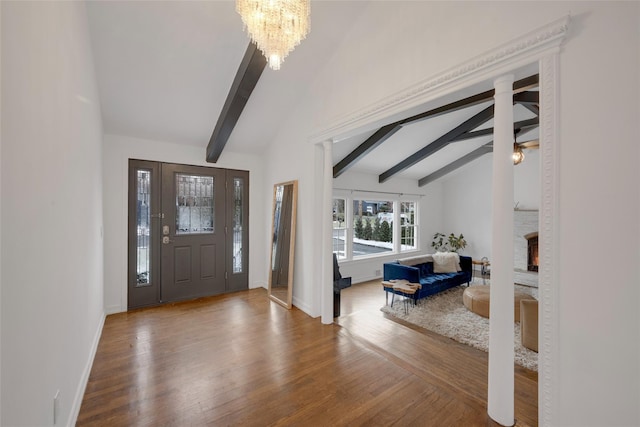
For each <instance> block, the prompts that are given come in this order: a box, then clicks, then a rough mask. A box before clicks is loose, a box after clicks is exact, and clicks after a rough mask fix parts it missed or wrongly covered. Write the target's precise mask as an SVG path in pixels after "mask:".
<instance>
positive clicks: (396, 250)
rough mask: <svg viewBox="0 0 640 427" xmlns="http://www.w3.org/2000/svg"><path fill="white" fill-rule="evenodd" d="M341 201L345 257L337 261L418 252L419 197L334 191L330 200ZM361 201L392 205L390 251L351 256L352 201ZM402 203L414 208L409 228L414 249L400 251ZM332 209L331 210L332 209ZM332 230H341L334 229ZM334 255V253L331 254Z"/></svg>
mask: <svg viewBox="0 0 640 427" xmlns="http://www.w3.org/2000/svg"><path fill="white" fill-rule="evenodd" d="M336 199H341V200H344V207H345V229H346V232H345V256H344V257H340V256H338V259H339V260H340V261H343V262H344V261H363V260H370V259H375V258H385V257H389V256H392V255H400V254H402V255H406V254H408V253H411V252H419V251H420V227H419V225H420V199H421V197H420V196H414V197H408V196H402V195H400V194H398V195H393V194H388V193H384V194H382V193H376V192H370V193H369V192H362V193H361V192H358V193H357V194H354V192H353V191H352V192H348V193H347V192H338V191H335V190H334V194H333V197H332V200H336ZM357 200H363V201H367V202H369V201H371V202H392V203H393V224H390V225H392V229H391V230H392V235H393V238H392V242H393V247H392V250H391V251H385V252H379V253H374V254H367V255H357V256H354V255H353V239H354V234H355V231H354V219H355V212H354V207H353V205H354V201H357ZM402 202H413V203H414V206H415V214H414V224H413V225H412V226H411V227H413V228H414V230H415V237H414V239H415V247H414V248H412V249H406V250H402V247H401V236H402V227H403V226H402V222H401V215H400V214H401V213H400V208H401V203H402ZM332 209H333V208H332ZM333 230H342V228H334V227H332V233H333V232H334V231H333ZM333 253H336V252H333Z"/></svg>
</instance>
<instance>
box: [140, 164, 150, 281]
mask: <svg viewBox="0 0 640 427" xmlns="http://www.w3.org/2000/svg"><path fill="white" fill-rule="evenodd" d="M150 185H151V171H149V170H138V171H137V174H136V233H137V243H136V274H137V280H136V286H147V285H149V284H150V283H151V271H150V268H149V267H150V264H151V245H150V244H151V235H150V227H151V211H150V206H151V193H150V190H151V188H150Z"/></svg>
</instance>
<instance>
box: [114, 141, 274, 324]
mask: <svg viewBox="0 0 640 427" xmlns="http://www.w3.org/2000/svg"><path fill="white" fill-rule="evenodd" d="M103 150H104V155H103V167H104V227H105V242H104V248H105V254H104V263H105V283H104V299H105V307H106V311H107V313H116V312H120V311H126V310H127V215H128V212H127V194H128V168H129V159H140V160H152V161H159V162H170V163H181V164H186V165H196V166H209V167H219V168H225V169H241V170H248V171H249V287H250V288H255V287H260V286H262V287H266V286H267V275H266V271H265V270H266V268H267V261H268V258H269V252H266V253H265V246H264V245H263V242H264V241H265V239H266V238H267V233H266V231H265V228H264V223H263V221H262V219H263V218H264V217H265V216H266V215H268V213H269V212H270V210H266V211H265V206H266V204H267V201H269V200H270V198H271V192H269V193H265V192H264V189H263V185H262V181H263V166H262V161H261V158H260V157H259V156H255V155H250V154H244V153H243V154H238V153H233V152H228V151H225V152H224V154H223V155H222V156H221V157H220V160H219V161H218V162H217V163H215V164H212V163H207V162H206V161H205V149H204V148H203V147H196V146H191V145H184V144H177V143H170V142H161V141H150V140H145V139H139V138H132V137H125V136H118V135H105V136H104V149H103Z"/></svg>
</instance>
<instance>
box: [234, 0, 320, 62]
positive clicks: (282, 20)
mask: <svg viewBox="0 0 640 427" xmlns="http://www.w3.org/2000/svg"><path fill="white" fill-rule="evenodd" d="M236 10H237V11H238V13H239V14H240V17H242V23H243V24H244V27H245V28H246V29H247V32H248V33H249V37H251V40H253V41H254V42H255V43H256V45H257V46H258V49H260V50H261V51H262V53H263V54H264V56H265V58H267V61H268V62H269V67H271V68H272V69H274V70H279V69H280V64H281V63H282V62H283V61H284V58H286V57H287V55H288V54H289V53H290V52H291V51H292V50H293V49H294V48H295V47H296V46H297V45H299V44H300V42H301V41H302V40H303V39H304V38H305V37H306V36H307V34H309V27H310V18H309V15H310V10H311V6H310V0H236Z"/></svg>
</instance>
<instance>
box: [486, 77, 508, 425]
mask: <svg viewBox="0 0 640 427" xmlns="http://www.w3.org/2000/svg"><path fill="white" fill-rule="evenodd" d="M513 81H514V77H513V75H511V74H510V75H506V76H501V77H498V78H497V79H495V81H494V87H495V95H494V100H495V115H494V125H493V126H494V132H493V182H492V190H493V192H492V194H493V201H492V204H493V214H492V232H491V236H492V241H491V257H492V259H491V298H490V304H489V393H488V396H489V401H488V405H487V410H488V413H489V416H490V417H491V418H492V419H493V420H495V421H496V422H498V423H500V424H502V425H504V426H512V425H513V424H514V395H513V393H514V367H513V363H514V353H515V352H514V348H513V339H514V333H513V322H514V312H513V307H514V288H513V159H512V153H513Z"/></svg>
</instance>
